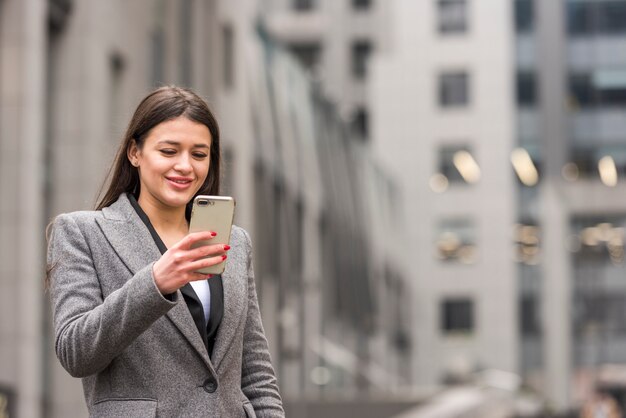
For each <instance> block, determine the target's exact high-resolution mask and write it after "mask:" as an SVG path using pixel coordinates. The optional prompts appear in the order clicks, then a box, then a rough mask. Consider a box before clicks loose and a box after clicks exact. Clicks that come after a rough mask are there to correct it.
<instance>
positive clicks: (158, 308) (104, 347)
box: [48, 195, 284, 418]
mask: <svg viewBox="0 0 626 418" xmlns="http://www.w3.org/2000/svg"><path fill="white" fill-rule="evenodd" d="M230 245H231V250H230V251H229V256H228V262H227V264H226V270H225V271H224V274H223V275H222V279H223V287H224V316H223V319H222V323H221V325H220V327H219V331H218V334H217V338H216V342H215V347H214V350H213V358H212V359H210V358H209V355H208V353H207V350H206V348H205V345H204V344H203V342H202V338H201V337H200V334H199V333H198V330H197V328H196V326H195V324H194V322H193V319H192V317H191V314H190V313H189V310H188V309H187V306H186V304H185V302H184V299H183V297H182V295H181V294H180V291H177V292H176V294H175V296H174V298H173V301H170V300H168V299H166V298H164V297H163V296H162V295H161V293H160V292H159V291H158V289H157V288H156V285H155V283H154V280H153V278H152V265H153V264H154V262H155V261H156V260H158V259H159V257H160V256H161V253H160V252H159V250H158V248H157V246H156V244H155V243H154V240H153V239H152V237H151V236H150V233H149V231H148V229H147V228H146V226H145V225H144V224H143V222H142V221H141V219H140V218H139V216H138V215H137V213H136V212H135V210H134V209H133V207H132V206H131V204H130V202H129V201H128V197H127V196H126V195H122V196H121V197H120V198H119V199H118V201H117V202H115V203H114V204H113V205H111V206H110V207H108V208H104V209H103V210H102V211H95V212H94V211H91V212H74V213H70V214H63V215H60V216H58V217H57V218H56V220H55V222H54V225H53V229H52V235H51V237H50V243H49V247H48V263H49V265H50V266H52V272H51V274H50V297H51V301H52V308H53V312H54V328H55V348H56V353H57V356H58V357H59V360H60V361H61V364H62V365H63V367H64V368H65V369H66V370H67V371H68V372H69V373H70V374H71V375H72V376H75V377H81V378H82V382H83V389H84V392H85V399H86V402H87V406H88V408H89V414H90V416H93V417H124V418H131V417H156V416H159V417H170V416H184V417H241V418H245V417H248V418H250V417H284V411H283V407H282V402H281V398H280V395H279V393H278V386H277V383H276V377H275V375H274V370H273V368H272V365H271V362H270V355H269V351H268V346H267V340H266V339H265V334H264V331H263V326H262V324H261V316H260V313H259V306H258V301H257V296H256V290H255V284H254V275H253V271H252V262H251V244H250V237H249V236H248V234H247V233H246V232H245V231H244V230H243V229H241V228H238V227H233V231H232V236H231V243H230Z"/></svg>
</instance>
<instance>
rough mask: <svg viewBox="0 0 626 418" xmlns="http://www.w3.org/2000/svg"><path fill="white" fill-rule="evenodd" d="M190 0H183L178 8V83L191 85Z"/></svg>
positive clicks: (191, 29) (191, 13) (191, 8)
mask: <svg viewBox="0 0 626 418" xmlns="http://www.w3.org/2000/svg"><path fill="white" fill-rule="evenodd" d="M192 6H193V5H192V3H191V0H183V1H182V3H181V9H180V48H179V53H180V59H179V63H180V77H179V78H180V83H181V84H182V85H183V86H191V83H192V78H191V77H192V76H191V71H192V53H191V44H192V40H191V34H192V32H193V26H192V22H193V19H192V17H193V7H192Z"/></svg>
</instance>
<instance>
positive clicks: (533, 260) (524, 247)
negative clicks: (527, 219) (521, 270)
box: [514, 223, 541, 266]
mask: <svg viewBox="0 0 626 418" xmlns="http://www.w3.org/2000/svg"><path fill="white" fill-rule="evenodd" d="M540 239H541V237H540V230H539V226H538V225H537V224H535V223H522V224H517V225H515V232H514V241H515V260H516V261H517V262H518V263H522V264H525V265H531V266H534V265H537V264H538V263H539V258H540V255H541V254H540V252H541V246H540V244H541V241H540Z"/></svg>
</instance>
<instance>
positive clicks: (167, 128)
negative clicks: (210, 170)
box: [146, 116, 211, 145]
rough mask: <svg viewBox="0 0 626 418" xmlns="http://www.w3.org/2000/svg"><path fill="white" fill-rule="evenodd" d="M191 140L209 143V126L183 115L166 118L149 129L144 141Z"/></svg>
mask: <svg viewBox="0 0 626 418" xmlns="http://www.w3.org/2000/svg"><path fill="white" fill-rule="evenodd" d="M163 140H167V141H175V142H181V143H183V142H192V143H198V144H205V145H210V144H211V132H210V131H209V128H208V127H207V126H206V125H204V124H202V123H198V122H195V121H192V120H191V119H188V118H186V117H184V116H180V117H178V118H175V119H170V120H166V121H165V122H161V123H159V124H158V125H156V126H155V127H154V128H152V129H151V130H150V133H149V134H148V136H147V137H146V142H148V141H150V142H152V141H154V142H158V141H163Z"/></svg>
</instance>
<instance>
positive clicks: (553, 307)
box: [535, 1, 572, 411]
mask: <svg viewBox="0 0 626 418" xmlns="http://www.w3.org/2000/svg"><path fill="white" fill-rule="evenodd" d="M535 5H536V7H537V10H536V11H537V13H536V16H537V18H536V22H537V49H538V57H537V58H538V59H537V62H538V68H537V73H538V75H539V84H538V86H539V97H540V126H541V128H540V129H541V134H542V138H541V139H542V144H543V148H542V157H543V162H544V178H543V179H542V186H541V190H540V199H541V215H540V221H541V227H542V231H543V232H542V239H543V241H542V247H543V257H542V267H543V275H542V277H543V287H542V292H543V295H542V296H543V297H542V314H543V342H544V364H545V367H544V369H545V388H546V395H547V397H548V400H549V401H550V402H551V404H552V407H554V408H555V409H556V410H557V411H564V410H566V409H567V408H568V406H569V404H570V398H571V395H570V392H571V391H570V386H571V378H570V375H571V362H572V361H571V359H572V343H571V315H570V311H571V299H572V296H571V280H570V277H571V265H570V261H569V254H568V253H567V250H566V247H565V240H566V238H567V235H568V231H569V213H568V208H567V207H566V206H565V203H566V202H565V200H564V199H563V196H562V195H561V193H560V192H561V191H562V189H563V188H562V186H563V184H562V183H563V179H562V177H561V168H562V167H563V164H564V163H565V160H566V158H567V145H568V141H567V137H566V135H567V131H566V117H567V115H566V112H565V97H566V92H565V83H566V81H567V80H566V65H565V63H566V56H565V53H566V38H565V33H566V32H565V22H564V18H565V15H564V6H563V2H562V1H538V2H535Z"/></svg>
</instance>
